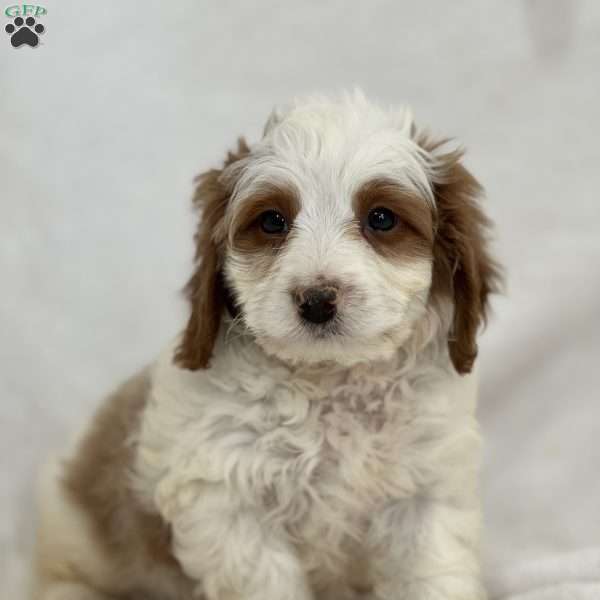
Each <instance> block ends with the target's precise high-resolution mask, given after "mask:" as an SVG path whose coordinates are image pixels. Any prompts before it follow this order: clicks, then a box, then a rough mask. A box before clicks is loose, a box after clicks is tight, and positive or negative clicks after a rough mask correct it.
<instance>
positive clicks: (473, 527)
mask: <svg viewBox="0 0 600 600" xmlns="http://www.w3.org/2000/svg"><path fill="white" fill-rule="evenodd" d="M479 525H480V513H479V509H478V507H477V506H469V507H462V508H461V507H460V505H459V504H458V503H457V502H455V501H452V502H450V501H448V500H440V499H433V498H424V497H415V498H413V499H410V500H402V501H398V502H395V503H393V504H391V505H388V506H387V507H386V508H385V509H384V510H382V511H381V512H380V513H379V514H377V515H376V516H375V517H374V519H373V521H372V526H371V529H370V532H369V544H368V546H369V549H370V550H371V570H372V573H373V579H374V583H375V588H374V589H375V593H374V597H375V598H376V599H377V600H484V599H485V597H486V594H485V591H484V589H483V586H482V584H481V579H480V568H479V559H478V556H477V546H478V537H479Z"/></svg>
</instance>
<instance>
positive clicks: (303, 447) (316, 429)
mask: <svg viewBox="0 0 600 600" xmlns="http://www.w3.org/2000/svg"><path fill="white" fill-rule="evenodd" d="M304 402H305V403H306V417H305V418H304V419H301V420H298V421H294V420H293V419H292V420H288V419H287V414H286V408H285V407H282V405H280V404H279V403H278V399H277V396H274V397H273V398H272V401H271V405H270V408H269V410H270V411H271V417H272V418H273V417H274V418H275V419H279V422H278V424H277V426H275V427H274V429H273V430H271V431H270V432H269V433H268V434H267V435H269V436H271V437H272V440H273V443H272V444H271V445H269V446H268V448H269V452H268V455H266V456H265V461H267V462H268V461H269V460H270V459H275V460H277V459H278V458H281V457H282V456H285V457H288V458H289V462H288V463H287V464H285V461H284V463H282V467H283V468H282V470H281V477H280V478H278V477H275V478H274V479H273V480H272V482H271V483H272V484H273V488H274V489H275V491H276V492H282V493H287V492H289V488H290V487H292V488H295V492H296V494H297V495H298V497H300V498H301V497H303V496H306V497H312V498H313V499H314V498H316V499H318V500H319V501H322V502H324V503H326V504H329V505H335V508H336V510H340V509H344V504H347V508H348V510H355V509H356V508H358V509H360V510H363V509H365V508H368V507H373V506H375V505H376V504H378V503H380V502H382V501H385V500H386V498H387V496H388V495H389V494H390V493H392V491H391V489H390V488H391V486H392V485H393V481H394V480H395V479H396V469H397V466H398V458H399V456H398V453H399V451H400V448H399V446H400V442H399V440H398V425H399V424H400V423H406V422H408V420H409V419H410V412H411V411H410V406H409V405H408V403H403V402H402V398H401V395H400V394H399V392H398V391H397V390H394V389H388V388H382V389H375V390H374V389H369V388H363V387H361V386H356V385H355V386H346V387H342V388H340V389H337V390H335V391H334V392H332V393H330V394H327V395H324V396H321V397H316V398H307V399H305V400H304ZM284 404H285V403H284ZM290 475H291V476H290Z"/></svg>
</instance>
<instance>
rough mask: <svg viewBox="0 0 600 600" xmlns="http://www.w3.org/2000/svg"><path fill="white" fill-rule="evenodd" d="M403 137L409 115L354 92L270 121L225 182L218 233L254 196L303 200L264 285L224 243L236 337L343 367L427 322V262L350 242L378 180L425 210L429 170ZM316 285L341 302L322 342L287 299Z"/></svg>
mask: <svg viewBox="0 0 600 600" xmlns="http://www.w3.org/2000/svg"><path fill="white" fill-rule="evenodd" d="M411 126H412V117H411V115H410V112H409V111H408V110H406V109H404V110H399V111H398V110H396V111H385V110H383V109H381V108H379V107H377V106H375V105H373V104H370V103H369V102H368V101H367V100H366V98H365V97H364V96H363V95H362V94H361V93H360V92H355V93H354V94H349V95H344V96H343V97H342V98H341V99H337V100H333V99H327V98H320V97H316V98H315V97H311V98H308V99H304V100H301V101H297V102H296V103H295V104H294V105H293V106H292V107H289V108H288V109H287V111H286V112H285V113H281V112H280V113H276V114H275V116H273V117H272V118H271V119H270V121H269V123H268V126H267V129H266V132H265V136H264V137H263V139H262V140H261V141H260V142H258V143H257V144H255V145H253V146H252V153H251V155H250V156H249V157H248V158H246V159H244V160H241V161H238V162H237V163H234V164H233V165H232V166H231V167H230V169H228V170H227V171H226V172H225V173H224V176H223V177H224V178H225V179H227V178H234V177H235V179H236V185H235V190H234V193H233V197H232V201H231V204H230V207H229V210H228V214H227V216H226V222H225V226H226V227H228V226H229V224H230V223H231V222H232V221H234V220H235V215H236V214H237V212H238V210H239V209H240V207H241V206H243V204H244V202H245V200H246V199H247V198H248V197H249V196H251V195H252V194H253V193H254V192H256V191H257V190H260V189H261V187H262V186H265V185H283V186H287V187H290V186H291V187H292V188H293V189H295V190H296V191H297V193H298V196H299V197H300V199H301V210H300V213H299V214H298V215H297V217H296V219H295V221H294V231H293V235H292V236H290V239H289V240H288V242H287V243H286V245H285V248H284V249H283V251H282V252H281V254H280V255H279V256H278V258H277V264H276V266H275V267H274V268H273V269H272V270H271V271H270V273H269V276H268V277H263V276H262V274H260V275H259V274H258V273H257V272H256V269H253V260H254V259H253V257H252V256H249V255H248V254H246V253H243V252H239V251H237V250H236V249H235V248H234V247H233V243H232V240H231V239H230V240H229V248H228V260H227V262H226V275H227V278H228V280H229V281H230V282H231V284H232V287H233V289H235V290H236V292H237V294H238V297H239V298H238V299H239V301H240V303H241V304H242V305H243V307H244V323H245V325H246V326H247V327H248V328H249V329H250V330H251V331H252V332H253V334H254V335H255V338H256V340H257V342H258V343H259V344H260V345H261V346H262V347H263V348H264V349H265V350H266V351H267V352H270V353H272V354H276V355H277V356H279V357H280V358H286V359H288V360H297V361H301V362H306V361H307V360H310V361H312V362H318V361H321V360H334V361H335V362H337V363H344V364H352V363H353V362H356V361H364V360H374V359H376V358H389V357H390V356H392V355H393V353H394V352H395V351H396V349H397V348H398V347H399V346H401V345H402V344H403V343H404V342H405V341H406V340H407V339H408V337H409V336H410V334H411V332H412V327H413V325H414V323H415V322H416V321H417V320H418V317H419V316H420V315H422V314H423V312H424V305H425V302H426V298H427V293H428V291H429V284H430V282H431V261H430V260H426V259H417V258H412V259H411V260H408V259H407V260H406V261H405V263H404V265H402V266H399V265H398V264H395V265H392V264H390V262H389V261H388V260H386V259H384V258H382V257H381V256H379V255H378V254H377V253H375V252H373V250H372V248H370V246H369V244H368V243H366V242H365V240H361V239H357V238H356V236H352V235H350V234H349V231H348V230H349V228H351V227H352V225H353V220H354V218H355V215H354V212H353V207H352V198H353V196H354V195H355V193H356V191H357V190H358V189H359V188H360V187H361V186H362V185H363V184H364V183H366V182H368V181H370V180H373V179H376V178H385V179H387V180H390V181H394V182H397V183H398V184H399V185H401V186H403V187H404V188H406V189H407V190H411V191H415V192H416V193H417V195H418V196H420V197H422V198H423V201H424V202H429V203H433V194H432V189H431V181H432V178H433V177H434V176H435V161H434V160H433V159H432V158H431V157H430V156H428V155H427V154H426V153H425V152H424V151H423V150H422V149H421V148H420V147H419V146H418V145H417V143H416V142H415V141H414V140H413V139H412V138H411V135H410V129H411ZM229 229H230V233H231V228H229ZM319 277H321V278H323V279H325V280H329V279H333V280H336V281H338V282H340V283H341V285H342V288H343V289H346V290H347V293H345V294H344V295H343V296H344V300H343V302H342V304H341V305H340V306H338V309H339V316H340V323H341V331H340V334H339V335H336V336H334V337H328V338H326V339H321V338H316V337H315V336H314V335H313V334H311V332H310V331H308V330H307V329H306V328H305V327H303V326H302V324H301V323H300V319H299V317H298V314H297V310H296V307H295V306H294V304H293V300H292V295H291V293H290V290H293V289H294V288H295V287H297V286H307V285H311V284H312V283H313V282H314V281H315V280H316V279H317V278H319Z"/></svg>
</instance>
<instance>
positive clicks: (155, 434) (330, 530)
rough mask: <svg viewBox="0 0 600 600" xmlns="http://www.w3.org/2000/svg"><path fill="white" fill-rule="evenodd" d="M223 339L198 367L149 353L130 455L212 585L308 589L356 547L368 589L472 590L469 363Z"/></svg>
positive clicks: (474, 529)
mask: <svg viewBox="0 0 600 600" xmlns="http://www.w3.org/2000/svg"><path fill="white" fill-rule="evenodd" d="M225 338H226V334H223V336H222V337H221V339H220V340H219V342H218V345H217V349H216V354H215V359H214V365H213V367H212V368H211V369H210V370H208V371H199V372H189V371H183V370H181V369H179V368H177V367H176V366H174V365H173V362H172V348H170V349H168V350H167V351H166V352H165V354H164V355H163V356H162V358H161V359H160V360H159V361H158V363H157V365H156V367H155V370H154V374H153V392H152V399H151V402H150V405H149V407H148V409H147V410H146V413H145V418H144V421H143V427H142V431H141V435H140V440H139V441H140V452H139V455H138V463H137V469H136V470H137V488H138V491H139V493H140V496H141V497H142V498H143V499H144V501H145V502H146V503H147V504H148V505H149V506H153V507H155V508H157V509H158V510H160V512H161V514H163V515H164V517H165V518H166V519H167V520H168V521H169V522H170V523H171V524H172V525H173V528H174V534H175V553H176V556H177V558H178V559H179V560H180V562H181V564H182V566H183V568H184V570H185V571H186V573H187V574H188V575H190V576H192V577H195V578H197V579H198V580H199V581H203V582H204V586H205V589H206V592H207V593H208V597H209V598H211V599H212V598H215V599H217V598H257V599H258V598H273V599H275V598H286V599H287V598H289V599H292V598H294V599H296V598H298V599H300V598H303V599H304V598H311V597H312V596H311V593H310V592H309V586H308V583H307V582H310V583H311V584H312V585H313V586H316V587H317V588H319V587H320V586H322V587H323V588H327V586H328V585H330V584H331V583H332V582H335V581H336V579H337V578H338V577H340V574H341V573H342V572H343V569H344V568H345V567H346V566H347V564H348V561H349V560H351V559H352V558H353V554H354V553H356V552H357V550H358V551H363V552H366V554H367V556H370V557H371V560H372V565H371V568H372V569H373V573H374V574H375V584H376V596H375V597H376V598H382V599H385V600H388V599H389V600H392V599H400V598H403V599H404V598H406V599H410V600H413V599H414V600H417V599H424V598H440V599H441V598H445V599H448V598H457V599H458V598H461V599H463V598H469V599H470V598H473V599H479V598H483V591H482V589H481V586H480V583H479V569H478V561H477V539H478V530H479V506H478V498H477V492H476V484H475V481H476V470H477V467H478V461H479V435H478V431H477V425H476V422H475V420H474V418H473V411H474V407H475V395H476V389H475V384H474V376H473V375H469V376H466V377H462V378H461V377H459V376H457V375H456V374H452V373H451V372H450V371H449V370H446V369H444V368H436V367H434V366H433V365H432V364H431V356H427V354H428V352H425V359H424V360H423V361H422V362H421V361H415V360H414V356H411V355H409V354H405V353H399V354H398V356H397V357H396V358H395V359H394V360H393V361H391V362H380V363H376V364H363V365H358V366H354V367H352V368H350V369H346V368H344V367H339V368H337V369H335V368H331V367H321V368H319V367H313V368H311V367H291V366H289V365H286V364H285V363H283V362H280V361H278V360H277V359H274V358H272V357H269V356H268V355H267V354H265V353H264V352H261V351H260V350H258V348H257V346H256V345H255V344H254V342H253V340H252V339H251V338H249V337H246V336H243V335H241V336H239V337H235V338H233V339H231V338H230V339H228V340H226V339H225ZM298 547H301V548H305V552H302V553H301V555H300V554H299V552H298ZM338 593H339V594H341V593H342V592H341V591H340V589H338ZM334 597H341V596H334Z"/></svg>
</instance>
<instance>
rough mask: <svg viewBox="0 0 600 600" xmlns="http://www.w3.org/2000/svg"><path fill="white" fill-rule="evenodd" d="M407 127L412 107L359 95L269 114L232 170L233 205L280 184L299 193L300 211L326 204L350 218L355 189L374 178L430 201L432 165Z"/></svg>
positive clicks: (313, 99)
mask: <svg viewBox="0 0 600 600" xmlns="http://www.w3.org/2000/svg"><path fill="white" fill-rule="evenodd" d="M412 123H413V120H412V115H411V113H410V111H409V110H407V109H402V110H397V109H396V110H384V109H382V108H380V107H379V106H377V105H374V104H372V103H370V102H368V101H367V100H366V99H365V97H364V96H363V95H362V94H361V93H359V92H354V93H353V94H346V95H343V96H342V97H341V98H339V99H329V98H323V97H310V98H307V99H303V100H298V101H296V102H295V103H293V104H292V106H291V107H289V108H287V109H285V110H282V111H280V112H274V113H273V114H272V115H271V118H270V119H269V121H268V123H267V126H266V128H265V135H264V137H263V139H262V140H261V141H260V142H258V143H257V144H255V145H254V146H253V147H252V152H251V154H250V156H249V157H248V158H247V159H245V160H243V161H240V164H238V165H237V166H236V167H235V170H236V173H235V177H236V185H235V188H234V194H233V198H232V207H233V208H234V210H235V207H236V205H237V204H238V203H239V202H241V201H243V199H244V198H246V197H248V196H249V195H252V194H253V193H255V192H257V191H258V190H260V188H261V186H264V185H273V184H280V185H285V186H287V187H290V186H291V187H292V188H294V189H295V190H296V191H297V192H298V195H299V198H300V201H301V205H302V208H303V209H307V210H309V211H310V210H311V206H312V207H313V208H315V209H316V208H317V206H323V205H325V206H327V209H328V210H329V211H331V210H332V209H333V210H335V209H336V208H337V209H338V210H335V212H340V214H346V215H350V214H351V200H352V197H353V196H354V194H355V192H356V191H357V189H358V188H360V186H361V185H363V184H364V183H366V182H367V181H370V180H373V179H376V178H385V179H388V180H391V181H394V182H397V183H398V184H399V185H401V186H404V187H405V188H407V189H411V190H414V191H415V192H417V194H418V195H420V196H421V197H423V198H424V199H425V200H427V201H429V202H431V203H433V194H432V189H431V181H430V178H431V169H432V166H431V163H430V160H429V158H428V156H427V154H426V153H425V152H424V151H423V150H422V149H421V148H420V147H419V146H418V144H416V143H415V142H414V140H413V139H412V138H411V134H410V131H411V127H412ZM311 212H314V211H311Z"/></svg>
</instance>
